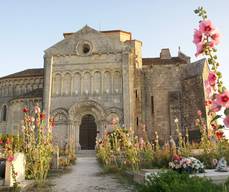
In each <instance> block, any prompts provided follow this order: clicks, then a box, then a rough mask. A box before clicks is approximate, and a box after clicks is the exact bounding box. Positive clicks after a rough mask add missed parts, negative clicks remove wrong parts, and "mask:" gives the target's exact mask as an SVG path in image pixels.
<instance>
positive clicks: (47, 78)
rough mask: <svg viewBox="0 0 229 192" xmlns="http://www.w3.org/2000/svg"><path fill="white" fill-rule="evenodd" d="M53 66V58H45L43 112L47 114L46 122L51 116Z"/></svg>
mask: <svg viewBox="0 0 229 192" xmlns="http://www.w3.org/2000/svg"><path fill="white" fill-rule="evenodd" d="M52 66H53V57H52V56H51V57H49V56H46V55H45V56H44V85H43V87H44V90H43V110H44V112H45V113H46V121H47V122H48V119H49V116H50V106H51V90H52V89H51V88H52Z"/></svg>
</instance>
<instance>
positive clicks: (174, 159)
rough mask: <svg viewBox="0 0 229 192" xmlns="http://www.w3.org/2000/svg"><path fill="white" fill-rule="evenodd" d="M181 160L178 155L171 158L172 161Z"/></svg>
mask: <svg viewBox="0 0 229 192" xmlns="http://www.w3.org/2000/svg"><path fill="white" fill-rule="evenodd" d="M181 159H182V158H181V157H180V156H179V155H174V156H173V161H180V160H181Z"/></svg>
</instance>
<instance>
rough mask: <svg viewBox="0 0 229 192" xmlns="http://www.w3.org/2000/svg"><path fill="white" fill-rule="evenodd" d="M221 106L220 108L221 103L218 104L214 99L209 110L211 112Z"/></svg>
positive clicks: (218, 109)
mask: <svg viewBox="0 0 229 192" xmlns="http://www.w3.org/2000/svg"><path fill="white" fill-rule="evenodd" d="M221 108H222V107H221V105H219V104H218V103H217V102H216V101H213V102H212V104H211V107H210V110H211V111H213V112H219V111H220V110H221Z"/></svg>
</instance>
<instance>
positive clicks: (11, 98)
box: [0, 76, 43, 134]
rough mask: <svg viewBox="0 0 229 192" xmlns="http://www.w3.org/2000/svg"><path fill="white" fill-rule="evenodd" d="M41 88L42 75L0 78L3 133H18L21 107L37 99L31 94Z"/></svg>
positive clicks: (0, 112)
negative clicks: (29, 97) (29, 95)
mask: <svg viewBox="0 0 229 192" xmlns="http://www.w3.org/2000/svg"><path fill="white" fill-rule="evenodd" d="M42 88H43V77H42V76H39V77H19V78H1V79H0V128H1V132H3V133H12V134H18V133H20V128H21V120H22V119H23V116H22V109H23V107H25V106H27V105H29V103H31V102H32V103H33V104H34V101H38V100H40V99H41V98H36V97H33V96H32V95H31V97H32V98H31V100H30V99H28V98H27V99H25V97H26V95H27V96H28V94H30V93H32V92H33V91H34V90H37V89H42Z"/></svg>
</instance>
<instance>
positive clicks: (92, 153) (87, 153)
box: [76, 150, 96, 157]
mask: <svg viewBox="0 0 229 192" xmlns="http://www.w3.org/2000/svg"><path fill="white" fill-rule="evenodd" d="M76 155H77V157H95V156H96V152H95V150H80V151H78V152H77V154H76Z"/></svg>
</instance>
